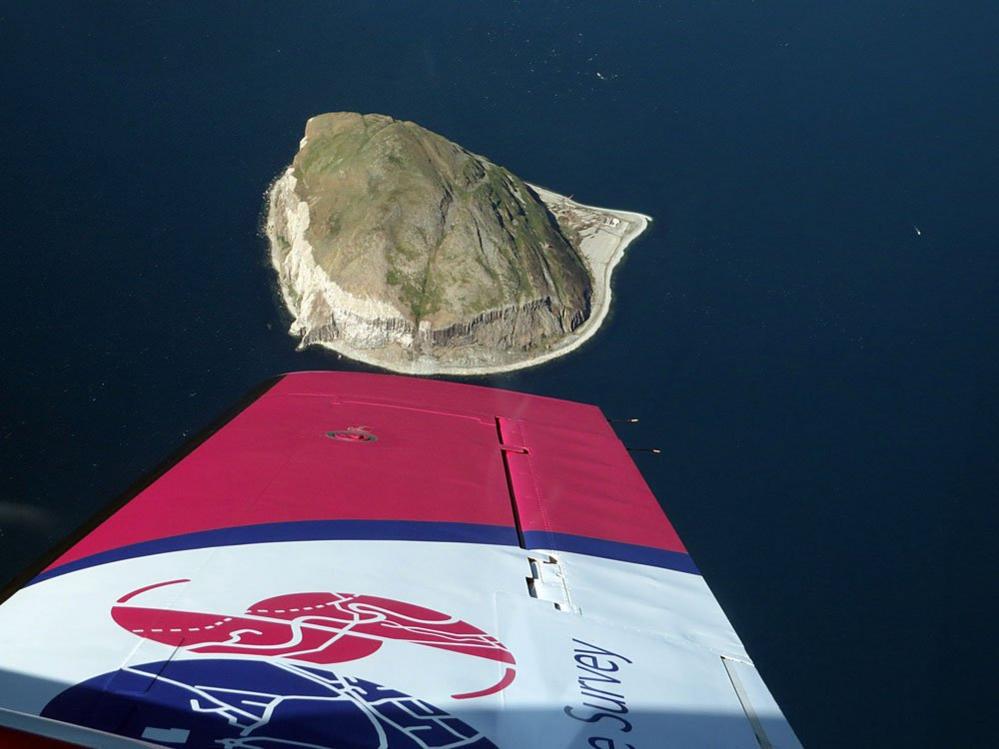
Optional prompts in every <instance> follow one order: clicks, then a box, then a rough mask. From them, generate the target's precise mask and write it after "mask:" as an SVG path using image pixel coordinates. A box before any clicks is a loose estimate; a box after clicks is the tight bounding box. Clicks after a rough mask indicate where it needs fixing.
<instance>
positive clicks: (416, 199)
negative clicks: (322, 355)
mask: <svg viewBox="0 0 999 749" xmlns="http://www.w3.org/2000/svg"><path fill="white" fill-rule="evenodd" d="M267 235H268V238H269V240H270V243H271V259H272V261H273V264H274V267H275V269H276V270H277V273H278V280H279V283H280V287H281V292H282V295H283V297H284V300H285V303H286V305H287V307H288V309H289V311H290V312H291V314H292V316H293V318H294V322H293V323H292V328H291V330H292V333H294V334H295V335H298V336H300V337H301V340H302V343H303V344H304V345H308V344H321V345H324V346H327V347H329V348H333V349H335V350H336V351H339V352H341V353H343V354H345V355H346V356H350V357H352V358H358V359H361V360H364V361H368V362H370V363H374V364H379V365H381V366H385V367H388V368H390V369H395V370H397V371H411V372H447V371H451V370H461V369H466V368H468V367H483V366H490V365H492V364H501V365H508V364H510V363H511V362H516V361H518V360H519V359H524V360H526V359H528V358H530V357H531V356H533V355H534V354H536V353H537V352H539V351H544V350H546V349H548V348H550V347H551V346H553V345H554V344H556V343H557V342H558V341H559V340H560V339H562V338H563V337H564V336H566V335H568V334H570V333H571V332H572V331H573V330H575V329H576V328H577V327H579V326H580V325H581V324H582V323H583V322H585V321H586V319H587V317H588V316H589V314H590V300H591V293H592V290H591V280H590V274H589V273H588V271H587V267H586V264H585V262H584V261H583V259H582V257H581V255H580V253H579V252H578V250H577V247H576V246H575V244H574V240H575V238H574V237H573V236H572V230H571V229H568V228H564V227H561V226H560V225H559V223H558V221H556V219H555V218H554V217H553V216H552V214H551V212H549V210H548V208H547V207H546V205H545V204H544V202H542V201H541V200H540V198H539V197H538V196H537V194H536V193H535V192H534V191H533V190H532V189H531V188H530V187H528V186H527V185H526V184H525V183H524V182H522V181H521V180H520V179H518V178H517V177H515V176H514V175H513V174H511V173H510V172H508V171H507V170H505V169H503V168H502V167H499V166H497V165H495V164H493V163H492V162H490V161H488V160H487V159H485V158H483V157H481V156H476V155H475V154H472V153H470V152H468V151H466V150H465V149H463V148H461V147H460V146H458V145H456V144H454V143H452V142H450V141H448V140H447V139H445V138H443V137H441V136H439V135H436V134H434V133H432V132H430V131H428V130H425V129H424V128H422V127H420V126H419V125H416V124H414V123H412V122H401V121H398V120H394V119H392V118H390V117H385V116H382V115H360V114H355V113H336V114H325V115H320V116H318V117H313V118H312V119H311V120H309V122H308V124H307V126H306V131H305V137H304V138H303V139H302V142H301V146H300V148H299V151H298V153H297V154H296V156H295V159H294V161H293V162H292V164H291V166H290V167H289V168H288V169H287V170H286V171H285V172H284V173H283V174H282V175H281V176H280V177H279V178H278V179H277V181H276V182H275V183H274V185H273V186H272V188H271V190H270V193H269V195H268V216H267Z"/></svg>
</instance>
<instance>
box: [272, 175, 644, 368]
mask: <svg viewBox="0 0 999 749" xmlns="http://www.w3.org/2000/svg"><path fill="white" fill-rule="evenodd" d="M530 187H531V189H532V190H534V191H535V192H537V194H538V196H539V197H540V198H541V199H542V201H544V203H545V205H546V206H547V207H548V209H549V210H550V211H551V212H552V213H553V214H554V215H555V216H556V218H558V217H559V214H560V213H566V214H571V215H572V216H573V218H574V219H576V220H579V219H581V218H582V219H584V220H586V221H587V222H589V223H590V225H589V226H587V228H585V229H583V230H582V231H581V232H580V236H581V240H580V246H579V248H578V249H579V252H580V254H581V255H582V256H583V258H584V259H585V261H586V264H587V266H588V267H589V271H590V274H591V276H592V279H593V297H592V299H591V300H590V303H591V305H590V316H589V317H588V318H587V319H586V321H585V322H584V323H583V324H582V325H580V326H579V327H578V328H576V330H574V331H573V332H572V333H569V334H568V335H566V336H565V337H564V338H563V339H562V340H561V341H559V343H558V344H556V345H555V346H553V347H552V348H550V349H549V350H547V351H544V352H540V353H537V354H535V355H534V356H530V357H527V358H524V359H518V360H516V361H511V362H509V363H504V364H495V365H483V366H467V367H457V366H452V365H449V364H444V365H442V364H441V362H439V361H438V360H436V359H433V358H431V357H422V358H420V359H416V360H410V361H400V362H398V363H396V364H393V365H388V364H386V363H385V362H384V361H383V360H381V359H377V360H376V359H375V358H373V357H370V356H367V355H366V352H365V351H363V350H359V349H355V348H353V347H350V346H345V345H342V344H341V343H339V342H330V341H321V342H315V343H311V344H309V345H315V346H321V347H323V348H326V349H329V350H331V351H335V352H337V353H338V354H341V355H343V356H345V357H347V358H348V359H352V360H355V361H359V362H362V363H364V364H369V365H371V366H375V367H379V368H381V369H386V370H389V371H391V372H398V373H401V374H411V375H413V374H415V375H455V376H465V377H471V376H483V375H490V374H499V373H502V372H512V371H514V370H518V369H526V368H527V367H536V366H538V365H539V364H544V363H545V362H549V361H552V360H553V359H557V358H558V357H560V356H565V355H566V354H568V353H571V352H572V351H575V350H576V349H578V348H579V347H580V346H582V345H583V344H584V343H586V342H587V341H588V340H589V339H590V338H592V337H593V336H594V335H595V334H596V332H597V331H598V330H599V329H600V326H601V325H602V324H603V322H604V320H605V319H606V318H607V314H608V312H609V311H610V305H611V296H612V291H611V279H612V276H613V273H614V268H615V267H616V266H617V264H618V263H620V262H621V259H622V258H623V257H624V253H625V251H626V250H627V249H628V245H630V244H631V243H632V242H633V241H634V240H635V239H636V238H637V237H638V236H639V235H641V234H642V232H644V231H645V229H646V228H647V227H648V225H649V222H650V221H652V218H651V217H650V216H646V215H645V214H642V213H635V212H632V211H619V210H614V209H611V208H599V207H597V206H589V205H585V204H583V203H577V202H575V201H573V200H570V199H569V198H568V197H566V196H564V195H560V194H559V193H556V192H553V191H551V190H548V189H546V188H543V187H540V186H538V185H533V184H531V185H530ZM270 239H271V242H272V243H273V242H274V238H273V237H270ZM272 246H273V244H272ZM271 259H272V264H273V263H274V262H275V257H274V253H273V252H272V253H271ZM275 270H277V267H276V266H275ZM279 276H280V274H279ZM279 286H280V284H279ZM281 293H282V296H283V297H284V298H285V302H286V303H288V302H289V291H288V290H287V289H285V288H283V287H281ZM292 334H293V335H294V332H292Z"/></svg>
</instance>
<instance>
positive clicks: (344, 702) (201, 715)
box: [42, 659, 496, 749]
mask: <svg viewBox="0 0 999 749" xmlns="http://www.w3.org/2000/svg"><path fill="white" fill-rule="evenodd" d="M42 715H44V716H45V717H48V718H54V719H55V720H61V721H66V722H68V723H75V724H77V725H83V726H87V727H90V728H96V729H98V730H102V731H107V732H109V733H115V734H119V735H122V736H128V737H130V738H137V739H145V740H146V741H149V742H151V743H156V744H161V745H163V746H182V747H185V748H189V747H191V748H193V747H211V748H212V749H291V748H292V747H298V748H299V749H302V748H308V749H319V748H320V747H335V748H336V749H369V748H370V749H432V748H433V747H448V749H451V748H457V747H461V748H462V749H466V748H469V749H496V747H495V745H494V744H493V743H492V742H491V741H489V740H488V739H487V738H485V737H484V736H483V735H482V734H481V733H479V732H478V731H477V730H476V729H475V728H472V727H471V726H469V725H468V724H467V723H465V722H463V721H461V720H458V719H457V718H454V717H452V716H451V715H449V714H448V713H446V712H444V711H443V710H440V709H439V708H437V707H434V706H433V705H430V704H428V703H427V702H424V701H423V700H420V699H417V698H415V697H410V696H409V695H406V694H403V693H402V692H398V691H396V690H394V689H389V688H387V687H383V686H380V685H378V684H374V683H372V682H370V681H364V680H363V679H354V678H350V677H341V676H338V675H336V674H334V673H332V672H330V671H326V670H321V669H316V668H311V667H305V666H302V665H298V664H290V663H287V662H279V661H257V660H228V659H211V660H184V661H162V662H158V663H146V664H143V665H141V666H129V667H127V668H124V669H122V670H119V671H114V672H112V673H109V674H104V675H103V676H98V677H95V678H93V679H89V680H87V681H85V682H83V683H82V684H78V685H76V686H74V687H71V688H69V689H67V690H66V691H64V692H62V693H61V694H59V695H58V696H56V697H55V698H54V699H53V700H52V701H51V702H49V704H48V705H47V706H46V707H45V710H44V711H43V712H42Z"/></svg>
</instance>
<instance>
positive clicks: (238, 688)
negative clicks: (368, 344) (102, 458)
mask: <svg viewBox="0 0 999 749" xmlns="http://www.w3.org/2000/svg"><path fill="white" fill-rule="evenodd" d="M5 732H6V733H5ZM29 734H30V735H33V736H35V737H36V738H34V739H29V738H28V735H29ZM5 736H8V737H15V736H16V737H18V740H19V741H21V742H25V743H24V744H17V745H25V746H50V745H51V746H61V745H62V744H57V743H52V744H49V743H44V742H45V741H48V740H49V739H53V740H57V741H63V742H68V743H70V744H72V745H79V746H93V747H114V746H169V747H222V748H224V749H238V748H241V747H255V748H256V747H259V748H260V749H264V748H266V749H287V748H288V747H309V748H313V749H314V748H315V747H383V748H386V749H388V748H391V749H400V748H402V747H413V748H416V747H474V748H475V749H487V748H491V747H524V746H538V747H552V748H555V749H558V748H560V747H565V748H566V749H568V748H570V747H573V748H574V747H595V748H596V749H615V748H624V747H629V748H630V749H638V748H639V747H644V748H648V747H666V746H675V747H746V748H751V747H752V748H757V747H780V748H782V749H783V748H785V747H788V748H790V747H797V746H800V744H799V743H798V741H797V739H796V738H795V736H794V733H793V732H792V730H791V728H790V726H789V725H788V723H787V721H786V720H785V719H784V717H783V715H782V714H781V711H780V709H779V708H778V706H777V705H776V703H775V702H774V699H773V698H772V696H771V695H770V693H769V691H768V690H767V687H766V686H765V684H764V683H763V681H762V679H761V678H760V675H759V673H758V672H757V671H756V669H755V668H754V666H753V664H752V661H751V660H750V658H749V656H748V655H747V654H746V650H745V648H744V647H743V645H742V643H741V642H740V640H739V638H738V636H737V635H736V633H735V632H734V631H733V629H732V626H731V624H730V623H729V621H728V619H727V618H726V617H725V614H724V613H723V611H722V610H721V608H720V607H719V605H718V602H717V601H716V600H715V598H714V596H713V595H712V594H711V591H710V590H709V588H708V586H707V585H706V583H705V581H704V579H703V578H702V577H701V575H700V574H699V572H698V570H697V567H696V566H695V565H694V563H693V562H692V561H691V558H690V556H689V555H688V553H687V551H686V549H685V548H684V546H683V544H682V543H681V541H680V539H679V538H678V537H677V534H676V532H675V531H674V530H673V528H672V526H671V525H670V523H669V521H668V520H667V518H666V517H665V515H664V514H663V512H662V510H661V509H660V507H659V504H658V503H657V502H656V500H655V497H654V496H653V495H652V493H651V492H650V490H649V488H648V486H647V485H646V484H645V482H644V480H643V479H642V477H641V475H640V474H639V472H638V470H637V468H636V467H635V465H634V463H633V462H632V460H631V459H630V457H629V455H628V453H627V452H626V450H625V448H624V446H623V445H622V444H621V442H620V441H619V440H618V438H617V436H616V435H615V433H614V431H613V430H612V429H611V427H610V425H609V424H608V422H607V420H606V419H605V418H604V416H603V414H602V413H601V412H600V410H599V409H597V408H596V407H593V406H588V405H582V404H578V403H570V402H566V401H561V400H554V399H550V398H543V397H537V396H531V395H523V394H519V393H513V392H509V391H504V390H498V389H492V388H485V387H477V386H471V385H464V384H455V383H447V382H442V381H434V380H426V379H415V378H406V377H395V376H387V375H371V374H359V373H332V372H323V373H318V372H306V373H298V374H292V375H285V376H283V377H281V378H279V379H277V380H276V381H275V382H273V383H272V384H270V386H269V387H268V388H267V389H266V390H265V391H263V392H262V393H259V394H257V395H256V397H255V398H254V399H253V400H252V402H250V403H249V405H247V406H246V407H245V408H244V409H243V410H241V411H239V413H238V414H237V415H236V416H235V417H233V418H232V419H231V420H229V421H228V422H226V423H225V424H224V425H223V426H221V427H220V428H218V429H216V430H215V431H214V432H212V433H211V434H210V436H208V437H207V438H206V439H204V441H202V442H200V444H198V445H197V446H196V447H194V449H193V450H191V451H190V452H189V453H188V454H187V455H186V457H184V458H182V459H180V460H179V462H175V463H174V464H173V465H172V466H171V467H169V468H168V469H166V470H164V471H162V472H160V473H159V474H158V475H157V477H156V478H155V479H154V480H151V481H150V482H149V483H148V484H147V485H146V486H145V487H144V488H142V489H141V490H139V491H137V492H136V493H134V495H133V496H131V497H130V498H128V499H127V501H119V502H116V503H115V504H114V505H113V506H112V507H110V508H108V510H107V512H105V513H103V516H102V518H100V519H99V522H97V523H96V524H92V527H91V528H90V529H89V530H87V531H86V532H83V533H81V534H80V536H79V537H78V538H77V539H75V541H74V542H73V543H71V544H69V545H67V547H66V548H65V549H64V550H63V551H62V552H61V553H60V554H59V555H58V556H57V557H56V558H53V559H52V560H51V563H49V564H48V565H47V566H45V567H44V569H40V570H39V571H37V574H35V575H34V576H33V577H32V578H31V579H29V580H27V581H26V582H25V584H23V585H22V586H21V587H20V588H19V589H17V590H16V592H14V593H13V594H12V595H10V597H9V598H8V599H7V600H6V601H4V602H3V603H2V604H0V743H2V742H3V740H4V737H5ZM42 737H49V739H45V738H42ZM8 740H9V739H8ZM29 741H36V742H38V743H37V744H30V743H28V742H29Z"/></svg>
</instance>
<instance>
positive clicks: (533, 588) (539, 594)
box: [527, 554, 580, 614]
mask: <svg viewBox="0 0 999 749" xmlns="http://www.w3.org/2000/svg"><path fill="white" fill-rule="evenodd" d="M527 561H528V564H530V565H531V576H530V577H528V578H527V591H528V593H530V595H531V598H537V599H539V600H542V601H551V602H552V604H554V606H555V608H556V609H558V610H559V611H571V612H572V613H574V614H578V613H580V612H579V609H578V608H576V607H575V606H573V604H572V598H571V596H570V595H569V586H568V585H566V583H565V574H564V573H563V572H562V565H561V563H560V562H559V560H558V558H556V557H554V556H552V555H551V554H528V556H527Z"/></svg>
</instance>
